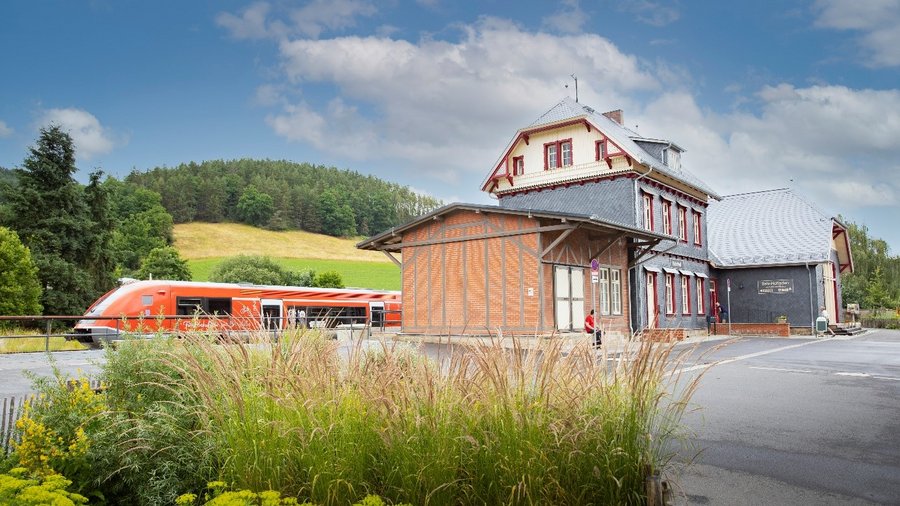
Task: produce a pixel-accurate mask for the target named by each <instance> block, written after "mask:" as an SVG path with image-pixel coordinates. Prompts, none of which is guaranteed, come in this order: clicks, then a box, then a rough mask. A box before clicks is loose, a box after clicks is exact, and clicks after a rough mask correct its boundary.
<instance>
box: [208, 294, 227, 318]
mask: <svg viewBox="0 0 900 506" xmlns="http://www.w3.org/2000/svg"><path fill="white" fill-rule="evenodd" d="M206 303H207V305H206V312H207V313H209V314H220V315H230V314H231V299H230V298H212V297H210V298H208V299H206Z"/></svg>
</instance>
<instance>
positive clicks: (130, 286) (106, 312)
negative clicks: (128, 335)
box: [75, 280, 158, 344]
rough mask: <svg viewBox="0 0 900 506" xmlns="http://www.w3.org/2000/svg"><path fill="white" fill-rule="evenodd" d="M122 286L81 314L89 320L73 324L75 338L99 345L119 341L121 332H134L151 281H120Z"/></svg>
mask: <svg viewBox="0 0 900 506" xmlns="http://www.w3.org/2000/svg"><path fill="white" fill-rule="evenodd" d="M120 282H122V283H123V284H122V286H119V287H118V288H114V289H112V290H110V291H109V292H106V294H104V295H103V296H102V297H100V298H99V299H97V300H96V301H95V302H94V303H93V304H91V306H90V307H89V308H88V309H87V311H86V312H85V313H84V316H86V317H89V318H88V319H83V320H78V322H77V323H76V324H75V334H76V336H77V337H76V339H78V340H79V341H81V342H84V343H94V344H102V343H108V342H110V341H115V340H118V339H122V333H123V332H125V331H130V330H133V328H132V327H134V323H135V321H136V320H138V319H140V318H142V317H143V316H145V315H144V313H143V311H142V308H141V306H140V300H141V295H142V294H143V293H145V292H148V291H152V290H153V289H154V286H156V285H157V284H158V283H156V282H154V281H136V280H120Z"/></svg>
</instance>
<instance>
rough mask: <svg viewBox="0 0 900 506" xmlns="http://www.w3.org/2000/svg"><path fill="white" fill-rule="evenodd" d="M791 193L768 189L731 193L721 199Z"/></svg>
mask: <svg viewBox="0 0 900 506" xmlns="http://www.w3.org/2000/svg"><path fill="white" fill-rule="evenodd" d="M785 191H787V192H791V191H792V190H791V189H790V188H770V189H768V190H756V191H752V192H743V193H732V194H731V195H723V196H722V198H723V199H729V198H731V197H746V196H748V195H759V194H760V193H775V192H785Z"/></svg>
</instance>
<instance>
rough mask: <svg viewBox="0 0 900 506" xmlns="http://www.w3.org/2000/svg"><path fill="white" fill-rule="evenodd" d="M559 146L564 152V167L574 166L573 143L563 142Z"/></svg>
mask: <svg viewBox="0 0 900 506" xmlns="http://www.w3.org/2000/svg"><path fill="white" fill-rule="evenodd" d="M559 146H560V150H561V151H562V166H563V167H568V166H570V165H572V141H565V142H561V143H560V145H559Z"/></svg>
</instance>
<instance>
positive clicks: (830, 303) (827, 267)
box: [817, 262, 838, 324]
mask: <svg viewBox="0 0 900 506" xmlns="http://www.w3.org/2000/svg"><path fill="white" fill-rule="evenodd" d="M822 278H824V281H825V292H824V293H825V311H827V312H828V323H829V324H831V323H837V321H838V318H837V316H838V311H837V309H838V308H837V304H836V303H835V301H836V300H837V281H836V278H837V275H836V274H835V273H834V263H831V262H829V263H827V264H822ZM817 309H818V308H817ZM817 312H818V311H817Z"/></svg>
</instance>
